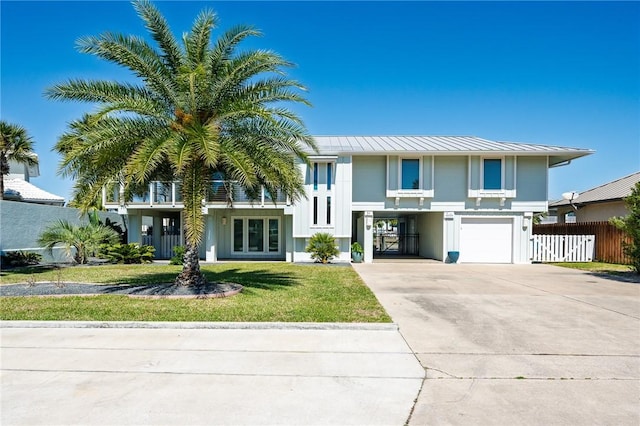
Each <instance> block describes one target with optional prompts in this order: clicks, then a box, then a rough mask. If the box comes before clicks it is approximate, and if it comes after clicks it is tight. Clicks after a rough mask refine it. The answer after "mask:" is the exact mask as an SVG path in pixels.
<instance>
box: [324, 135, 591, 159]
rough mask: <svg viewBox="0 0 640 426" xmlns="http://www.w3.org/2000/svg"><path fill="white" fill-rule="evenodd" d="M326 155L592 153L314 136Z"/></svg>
mask: <svg viewBox="0 0 640 426" xmlns="http://www.w3.org/2000/svg"><path fill="white" fill-rule="evenodd" d="M314 139H315V141H316V144H317V145H318V151H319V152H320V154H323V155H331V154H333V155H338V154H352V155H356V154H361V155H362V154H381V153H385V154H399V155H402V154H415V153H419V154H427V155H428V154H453V155H468V154H478V155H482V154H502V155H547V156H549V165H550V166H553V165H556V164H560V163H563V162H565V161H570V160H573V159H575V158H579V157H583V156H585V155H589V154H592V153H593V151H592V150H589V149H581V148H567V147H561V146H549V145H539V144H529V143H517V142H499V141H492V140H488V139H482V138H478V137H475V136H314Z"/></svg>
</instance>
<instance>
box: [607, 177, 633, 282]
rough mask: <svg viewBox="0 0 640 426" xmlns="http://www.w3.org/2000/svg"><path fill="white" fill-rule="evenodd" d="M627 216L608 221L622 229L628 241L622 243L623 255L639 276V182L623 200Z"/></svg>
mask: <svg viewBox="0 0 640 426" xmlns="http://www.w3.org/2000/svg"><path fill="white" fill-rule="evenodd" d="M624 203H625V205H626V206H627V210H628V211H629V214H628V215H626V216H624V217H616V218H612V219H611V220H610V222H611V223H613V224H614V225H615V226H616V227H618V228H619V229H622V230H623V231H624V232H625V233H626V234H627V235H628V236H629V239H630V241H623V242H622V248H623V250H624V254H626V255H627V256H629V258H630V259H631V267H632V268H633V270H634V271H636V273H638V274H640V182H637V183H636V184H635V186H634V187H633V190H632V191H631V195H629V196H628V197H626V198H625V199H624Z"/></svg>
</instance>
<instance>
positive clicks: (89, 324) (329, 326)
mask: <svg viewBox="0 0 640 426" xmlns="http://www.w3.org/2000/svg"><path fill="white" fill-rule="evenodd" d="M0 328H146V329H212V330H365V331H398V324H396V323H335V322H328V323H322V322H177V321H176V322H171V321H166V322H165V321H162V322H161V321H157V322H146V321H0Z"/></svg>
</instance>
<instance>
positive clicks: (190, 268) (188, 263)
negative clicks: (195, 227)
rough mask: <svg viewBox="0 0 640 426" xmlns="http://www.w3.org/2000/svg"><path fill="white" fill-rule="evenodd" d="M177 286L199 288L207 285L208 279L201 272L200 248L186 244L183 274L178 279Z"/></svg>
mask: <svg viewBox="0 0 640 426" xmlns="http://www.w3.org/2000/svg"><path fill="white" fill-rule="evenodd" d="M175 284H176V285H181V286H192V287H199V286H203V285H206V284H207V279H206V278H205V276H204V275H203V274H202V272H200V258H199V256H198V246H194V245H191V244H189V243H186V250H185V252H184V259H183V263H182V272H181V273H180V275H178V276H177V277H176V280H175Z"/></svg>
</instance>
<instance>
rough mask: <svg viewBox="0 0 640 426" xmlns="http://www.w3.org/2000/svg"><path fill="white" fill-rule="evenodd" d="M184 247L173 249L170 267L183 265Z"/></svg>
mask: <svg viewBox="0 0 640 426" xmlns="http://www.w3.org/2000/svg"><path fill="white" fill-rule="evenodd" d="M185 250H186V249H185V247H184V246H174V247H173V257H172V258H171V260H169V265H182V263H183V262H184V252H185Z"/></svg>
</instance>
